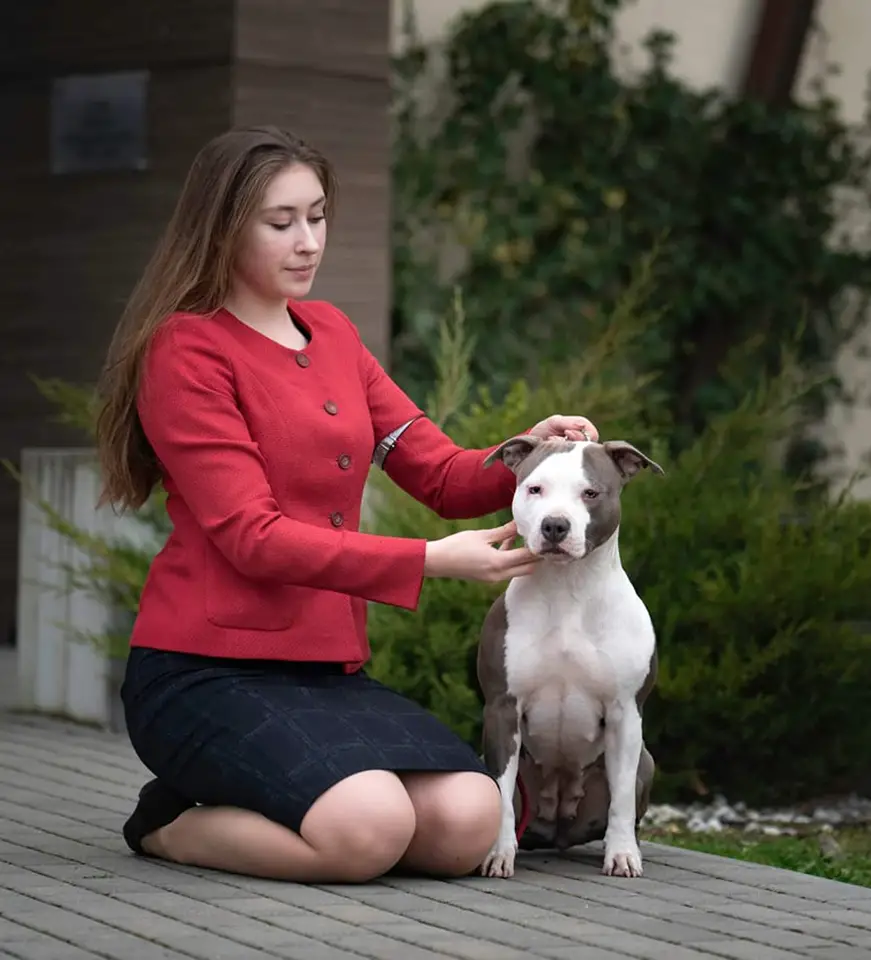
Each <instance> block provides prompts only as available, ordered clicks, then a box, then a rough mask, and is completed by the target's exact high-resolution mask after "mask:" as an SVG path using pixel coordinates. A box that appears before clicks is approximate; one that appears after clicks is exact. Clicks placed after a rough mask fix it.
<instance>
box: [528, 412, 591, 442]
mask: <svg viewBox="0 0 871 960" xmlns="http://www.w3.org/2000/svg"><path fill="white" fill-rule="evenodd" d="M529 432H530V434H531V435H532V436H533V437H540V438H541V439H542V440H549V439H551V438H553V437H559V438H561V439H564V440H592V441H594V442H595V441H596V440H598V439H599V431H598V430H597V429H596V427H595V426H594V425H593V423H591V421H589V420H588V419H587V418H586V417H566V416H563V415H562V414H561V413H555V414H553V416H550V417H548V418H547V420H542V421H541V422H540V423H537V424H536V425H535V426H534V427H533V428H532V429H531V430H530V431H529Z"/></svg>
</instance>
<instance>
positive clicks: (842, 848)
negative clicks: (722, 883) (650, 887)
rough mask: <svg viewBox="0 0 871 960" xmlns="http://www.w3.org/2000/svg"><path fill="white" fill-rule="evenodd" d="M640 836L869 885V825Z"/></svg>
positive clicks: (644, 833) (659, 832)
mask: <svg viewBox="0 0 871 960" xmlns="http://www.w3.org/2000/svg"><path fill="white" fill-rule="evenodd" d="M640 836H641V839H643V840H647V841H649V842H652V843H665V844H671V845H672V846H676V847H685V848H686V849H688V850H698V851H700V852H702V853H712V854H715V855H717V856H720V857H731V858H732V859H735V860H750V861H752V862H753V863H762V864H766V865H767V866H770V867H781V868H783V869H785V870H794V871H796V872H797V873H807V874H811V875H813V876H815V877H826V878H827V879H829V880H840V881H842V882H843V883H852V884H856V885H858V886H863V887H871V828H868V827H865V828H855V829H843V830H838V831H836V832H833V833H826V834H821V833H813V834H807V835H804V836H796V837H789V836H787V837H784V836H780V837H767V836H761V835H759V834H748V833H745V832H744V831H743V830H741V831H738V830H734V831H730V830H724V831H723V832H722V833H716V834H710V833H691V832H689V831H686V830H681V831H677V832H673V831H671V830H668V829H650V830H642V831H640ZM824 838H830V839H832V840H834V841H835V843H836V846H835V847H834V848H832V847H831V846H830V844H829V841H828V840H826V839H824Z"/></svg>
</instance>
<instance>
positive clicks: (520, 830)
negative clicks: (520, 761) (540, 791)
mask: <svg viewBox="0 0 871 960" xmlns="http://www.w3.org/2000/svg"><path fill="white" fill-rule="evenodd" d="M517 789H518V790H519V791H520V820H519V821H518V822H517V831H516V836H517V842H518V843H520V838H521V837H522V836H523V834H524V833H526V828H527V827H528V826H529V821H530V819H531V817H532V810H531V809H530V806H529V794H528V793H527V792H526V784H525V783H524V782H523V777H522V776H520V774H519V773H518V775H517Z"/></svg>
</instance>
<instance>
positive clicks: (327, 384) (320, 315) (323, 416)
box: [131, 301, 515, 670]
mask: <svg viewBox="0 0 871 960" xmlns="http://www.w3.org/2000/svg"><path fill="white" fill-rule="evenodd" d="M290 306H291V309H292V310H293V312H294V314H295V316H296V317H297V319H298V320H299V322H300V324H301V325H302V326H303V327H305V328H306V329H307V331H308V332H309V334H310V338H311V339H310V342H309V344H308V346H307V347H306V348H305V349H304V350H300V351H298V350H291V349H289V348H287V347H282V346H280V345H279V344H277V343H275V342H274V341H273V340H270V339H269V338H268V337H265V336H263V335H262V334H260V333H257V332H256V331H255V330H253V329H251V328H250V327H248V326H246V325H245V324H243V323H242V322H241V321H239V320H237V319H236V318H235V317H234V316H232V315H231V314H230V313H228V312H227V311H225V310H221V311H219V312H218V313H217V314H216V315H215V316H213V317H203V316H197V315H192V314H175V315H173V316H172V317H170V318H169V319H168V320H167V322H166V323H165V325H164V326H163V327H161V329H160V330H159V331H158V333H157V335H156V336H155V338H154V340H153V341H152V344H151V348H150V349H149V351H148V354H147V357H146V363H145V368H144V370H143V376H142V381H141V386H140V390H139V398H138V412H139V417H140V420H141V423H142V427H143V429H144V431H145V434H146V436H147V438H148V440H149V442H150V443H151V445H152V447H153V448H154V451H155V453H156V455H157V457H158V460H159V461H160V464H161V469H162V471H163V477H164V484H165V487H166V490H167V493H168V500H167V508H168V511H169V515H170V518H171V520H172V523H173V528H174V529H173V532H172V534H171V535H170V537H169V539H168V541H167V543H166V544H165V546H164V548H163V549H162V550H161V552H160V553H159V555H158V556H157V557H156V558H155V560H154V562H153V564H152V567H151V569H150V572H149V575H148V578H147V581H146V583H145V587H144V589H143V592H142V597H141V601H140V609H139V615H138V617H137V620H136V623H135V627H134V630H133V635H132V638H131V643H132V645H133V646H146V647H156V648H159V649H162V650H177V651H182V652H188V653H198V654H207V655H210V656H219V657H250V658H267V659H282V660H327V661H338V662H342V663H345V664H346V665H347V666H346V669H348V670H354V669H358V668H359V667H360V666H361V665H362V664H363V663H364V662H365V661H366V660H368V658H369V654H370V651H369V644H368V640H367V636H366V601H369V600H371V601H377V602H379V603H389V604H393V605H395V606H399V607H404V608H407V609H409V610H413V609H415V608H416V606H417V603H418V599H419V594H420V589H421V585H422V579H423V563H424V544H425V541H424V540H423V539H408V538H401V537H384V536H375V535H372V534H365V533H360V532H358V529H359V522H360V508H361V501H362V496H363V488H364V484H365V482H366V477H367V474H368V471H369V468H370V462H371V460H372V455H373V450H374V448H375V446H376V444H377V443H378V442H379V441H381V440H382V438H384V437H385V436H386V435H387V434H388V433H390V432H391V431H393V430H394V429H396V428H397V427H399V426H400V425H402V424H403V423H405V422H406V421H408V420H411V419H412V418H417V419H415V420H414V423H413V424H412V425H411V426H410V427H409V428H408V429H407V430H406V431H405V433H404V434H403V435H402V437H401V438H400V440H399V441H398V443H397V445H396V447H395V449H393V450H392V452H391V453H390V454H389V455H388V457H387V459H386V461H385V463H384V469H385V470H386V472H387V473H388V474H389V476H390V477H391V479H392V480H393V481H394V482H395V483H397V484H398V485H399V486H400V487H401V488H402V489H404V490H405V491H407V492H408V493H409V494H411V495H412V496H413V497H415V498H416V499H417V500H419V501H421V502H422V503H424V504H426V505H427V506H429V507H431V508H432V509H433V510H434V511H436V512H437V513H438V514H439V515H441V516H443V517H454V518H465V517H475V516H484V515H486V514H488V513H491V512H493V511H495V510H498V509H501V508H503V507H506V506H508V505H509V504H510V503H511V498H512V495H513V492H514V483H515V482H514V477H513V475H512V474H511V472H510V471H509V470H508V469H506V468H505V467H504V466H502V465H501V464H495V465H494V466H492V467H490V468H489V469H486V470H485V469H484V468H483V460H484V458H485V456H486V455H487V453H488V452H489V451H482V450H462V449H461V448H459V447H458V446H456V444H454V443H453V441H451V440H450V439H449V438H448V437H447V436H446V435H445V434H444V433H442V431H441V430H439V429H438V428H437V427H436V426H435V425H434V424H433V423H432V422H431V421H430V420H428V419H427V418H426V417H425V416H423V415H422V411H421V410H420V409H419V408H418V407H417V406H416V405H415V404H414V403H412V401H411V400H410V399H409V398H408V397H407V396H406V395H405V394H404V393H403V392H402V391H401V390H400V389H399V388H398V387H397V386H396V384H394V383H393V381H392V380H391V379H390V378H389V377H388V376H387V374H386V373H385V372H384V370H383V369H382V368H381V366H380V365H379V364H378V362H377V360H376V359H375V357H373V355H372V354H371V353H370V352H369V351H368V350H367V349H366V347H365V346H364V345H363V343H362V341H361V339H360V336H359V334H358V333H357V330H356V328H355V327H354V326H353V324H352V323H351V322H350V320H348V318H347V317H346V316H345V315H344V314H343V313H341V312H340V311H339V310H338V309H336V308H335V307H334V306H332V305H331V304H328V303H323V302H306V303H299V302H295V301H294V302H291V304H290Z"/></svg>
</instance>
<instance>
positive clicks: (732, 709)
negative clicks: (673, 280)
mask: <svg viewBox="0 0 871 960" xmlns="http://www.w3.org/2000/svg"><path fill="white" fill-rule="evenodd" d="M632 317H633V309H632V308H629V307H626V308H625V309H623V310H622V312H618V313H615V314H614V315H613V316H612V317H611V318H610V321H609V324H608V329H609V333H608V335H607V336H606V337H605V338H604V339H603V340H602V341H600V342H597V343H595V344H591V345H590V348H589V349H588V350H585V351H584V352H582V353H581V354H580V355H579V357H578V359H572V360H569V361H568V362H567V363H565V364H563V365H562V366H561V367H551V368H550V369H548V370H547V371H546V372H545V373H544V374H543V375H542V377H541V385H540V386H538V387H535V388H530V387H527V386H525V385H522V384H520V383H515V384H514V385H513V386H512V388H511V390H510V391H509V394H508V399H507V400H506V402H504V403H495V402H494V401H493V399H492V398H491V397H490V396H489V395H488V394H487V393H486V391H485V392H484V393H483V394H481V395H480V396H479V397H478V398H477V399H476V400H475V402H473V403H468V402H467V399H466V397H465V395H464V394H465V391H466V390H467V389H468V384H469V383H470V382H471V379H470V377H469V374H468V369H467V367H465V366H464V364H463V363H462V360H461V358H462V357H463V355H464V354H465V355H466V357H467V358H468V356H469V355H470V353H471V351H470V350H469V349H468V341H467V340H466V338H464V337H463V336H460V337H459V338H458V337H457V336H444V335H443V336H442V347H441V351H440V354H439V359H438V360H437V363H436V366H437V368H438V369H440V370H441V371H442V374H441V377H440V379H439V382H438V387H437V390H436V398H437V399H436V400H434V401H433V404H434V406H433V412H434V415H435V416H436V417H437V418H439V419H441V414H440V411H441V410H443V409H445V408H448V409H452V410H454V411H458V412H456V413H454V415H453V416H452V417H451V418H450V419H449V420H448V422H447V423H446V427H447V429H448V430H449V432H450V433H451V435H452V436H453V437H455V438H456V440H457V441H458V442H460V443H461V444H463V445H465V446H472V447H483V446H487V445H489V444H491V443H496V442H498V441H499V440H501V439H503V438H505V437H508V436H511V435H512V434H513V433H515V432H517V431H518V430H520V429H522V428H526V427H528V426H531V425H532V424H533V423H534V422H536V421H537V420H539V419H541V418H542V417H545V416H547V415H548V414H549V413H552V412H554V411H563V412H568V411H572V412H578V413H584V414H587V415H589V416H591V418H592V419H593V420H594V421H595V422H596V424H597V426H598V427H599V429H600V431H601V434H602V436H603V437H604V438H606V439H607V438H612V439H616V438H620V439H626V440H629V441H630V442H634V443H635V444H636V445H638V446H639V447H640V448H641V449H643V450H645V451H646V452H648V453H649V454H650V455H651V456H653V457H654V459H657V460H659V461H660V462H661V463H663V465H664V467H665V469H666V474H667V475H666V477H665V479H661V480H659V479H658V480H653V479H650V478H648V477H647V475H643V477H642V478H639V479H638V480H636V481H635V482H633V483H632V484H631V485H630V486H629V487H628V488H627V489H626V491H625V493H624V495H623V506H624V523H623V526H622V528H621V553H622V556H623V561H624V565H625V567H626V569H627V571H628V572H629V574H630V576H631V577H632V579H633V581H634V582H635V584H636V586H637V588H638V589H639V592H640V593H641V595H642V597H643V598H644V600H645V601H646V603H647V605H648V607H649V609H650V612H651V614H652V617H653V620H654V623H655V625H656V628H657V632H658V642H659V651H660V658H661V665H660V676H659V682H658V686H657V689H656V691H655V693H654V695H653V697H652V698H651V700H650V703H649V706H648V708H647V709H646V712H645V723H646V738H647V741H648V743H649V745H650V748H651V750H652V752H653V754H654V756H655V758H656V760H657V762H658V765H659V780H658V782H657V787H656V792H655V796H656V799H658V800H663V799H675V798H680V797H686V796H688V795H697V794H699V793H700V792H701V793H705V792H715V791H716V792H723V793H725V794H726V795H728V796H731V797H736V798H737V797H740V798H742V799H745V800H748V801H751V802H766V801H770V802H777V801H791V800H795V799H796V798H798V797H808V796H810V795H813V794H821V793H828V792H830V791H833V790H841V789H843V790H847V789H853V788H858V787H860V786H862V785H863V784H864V785H866V786H868V785H871V782H869V781H871V777H869V773H868V763H867V757H868V754H869V750H871V697H869V696H868V690H869V689H871V643H869V639H868V637H867V636H866V635H865V634H864V632H863V629H864V628H863V624H864V623H869V622H871V591H869V585H871V550H869V547H871V505H869V504H867V503H862V502H854V501H851V500H850V499H848V498H846V497H843V498H841V499H837V500H833V501H830V500H826V499H825V498H823V497H822V496H821V495H820V494H818V493H816V492H813V491H811V492H809V491H807V490H804V489H802V487H801V486H800V485H799V484H798V483H797V482H796V481H795V480H793V479H790V477H789V476H788V475H787V473H786V472H785V471H784V470H783V467H782V450H783V437H784V435H785V434H786V433H787V432H788V430H789V429H790V428H792V427H793V426H794V425H795V424H796V420H797V418H799V417H800V416H801V402H802V399H803V396H804V394H805V392H806V390H807V389H808V388H809V385H808V384H807V383H805V382H804V381H803V380H802V378H800V377H799V376H798V375H797V373H796V369H795V367H794V364H793V363H792V362H791V361H790V360H789V359H788V358H787V360H785V361H783V362H782V372H781V374H780V375H779V376H778V377H777V378H773V379H769V380H768V381H767V382H766V383H765V384H764V385H763V386H759V387H757V388H756V389H755V390H754V391H752V392H751V393H749V394H747V396H746V397H745V399H744V400H743V401H742V402H741V403H739V404H738V405H736V407H735V408H734V409H732V410H731V411H727V412H724V413H722V414H719V415H717V416H716V417H714V418H712V421H711V424H710V426H709V427H708V428H707V429H706V430H704V431H703V432H702V434H701V436H700V437H699V438H698V439H697V440H695V441H694V442H693V443H692V444H690V445H689V446H688V447H687V448H686V449H685V450H684V451H683V452H682V453H681V454H680V455H679V456H677V457H676V458H675V459H674V460H672V461H669V460H667V459H666V456H665V450H664V444H663V442H662V441H661V440H660V439H659V438H658V434H657V431H656V430H655V428H653V427H652V426H651V424H652V423H653V422H655V421H656V419H657V417H658V416H661V412H660V411H657V410H656V407H655V404H653V405H652V406H651V404H650V402H649V397H650V396H651V395H655V394H651V392H650V391H649V390H648V389H647V387H646V385H645V384H643V383H640V382H638V381H637V380H635V379H633V378H632V377H631V376H629V375H628V373H627V370H626V369H625V359H624V358H625V356H626V353H627V351H630V350H631V347H632V345H633V343H634V339H635V334H636V333H637V330H638V325H637V323H633V322H632ZM627 327H628V329H629V331H630V332H629V333H628V334H627V332H626V331H627ZM464 348H465V349H464ZM738 366H739V367H740V364H738ZM452 384H453V386H452ZM445 398H450V399H449V400H446V399H445ZM373 483H374V485H375V486H376V489H377V494H378V496H377V497H375V498H373V502H374V518H373V521H372V528H373V529H375V530H378V531H380V532H382V533H388V534H398V535H409V536H419V537H426V538H437V537H441V536H444V535H446V534H448V533H450V532H453V531H455V530H457V529H460V528H462V527H467V526H469V524H468V522H464V523H457V522H451V521H444V520H441V519H439V518H437V517H435V516H434V515H433V514H431V513H430V512H429V511H427V510H426V509H425V508H423V507H421V506H420V505H419V504H417V503H416V502H415V501H413V500H412V499H411V498H410V497H408V496H407V495H406V494H404V493H403V492H402V491H400V490H397V489H396V488H395V487H393V486H392V485H391V484H390V483H389V482H388V481H387V480H386V479H385V478H383V477H382V476H376V477H374V478H373ZM503 519H505V517H502V516H497V517H491V518H484V519H482V520H481V521H480V524H481V525H485V524H489V523H492V522H494V521H499V520H503ZM500 589H502V588H501V587H492V586H487V585H480V584H470V583H462V582H456V581H450V580H435V581H430V582H427V583H426V584H425V586H424V589H423V592H422V596H421V602H420V609H419V611H418V613H416V614H414V615H410V614H409V613H407V612H404V611H401V610H398V609H395V608H391V607H382V606H374V607H373V608H372V609H371V611H370V635H371V638H372V645H373V665H372V670H373V673H374V674H375V675H376V676H377V677H379V678H380V679H381V680H383V681H384V682H386V683H388V684H390V685H392V686H395V687H396V688H398V689H399V690H401V691H402V692H404V693H406V694H407V695H409V696H411V697H412V698H413V699H415V700H417V701H418V702H420V703H422V704H424V705H425V706H426V707H428V708H429V709H431V710H433V711H434V712H435V713H436V714H437V715H438V716H439V717H441V718H442V719H443V720H444V721H445V722H446V723H448V724H449V725H450V726H451V727H453V728H454V729H455V730H456V731H458V733H460V734H461V735H462V736H463V737H465V738H466V739H467V740H469V741H470V742H471V743H477V742H478V740H479V736H480V721H481V702H480V697H479V695H478V690H477V684H476V681H475V677H474V658H475V651H476V645H477V641H478V632H479V629H480V626H481V623H482V622H483V619H484V616H485V613H486V611H487V608H488V606H489V604H490V603H491V602H492V600H493V598H494V597H495V596H496V594H497V593H498V592H499V590H500Z"/></svg>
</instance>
